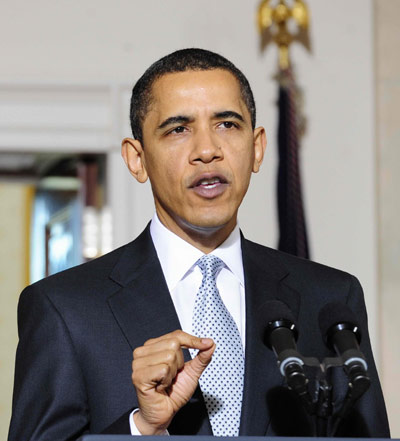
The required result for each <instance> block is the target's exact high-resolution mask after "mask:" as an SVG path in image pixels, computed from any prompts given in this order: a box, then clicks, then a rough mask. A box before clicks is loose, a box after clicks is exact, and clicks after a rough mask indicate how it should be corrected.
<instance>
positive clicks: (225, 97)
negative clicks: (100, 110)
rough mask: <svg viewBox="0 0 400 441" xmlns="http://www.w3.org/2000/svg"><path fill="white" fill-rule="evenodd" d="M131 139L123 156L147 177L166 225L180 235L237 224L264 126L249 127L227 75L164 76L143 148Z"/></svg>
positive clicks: (156, 91)
mask: <svg viewBox="0 0 400 441" xmlns="http://www.w3.org/2000/svg"><path fill="white" fill-rule="evenodd" d="M129 141H130V144H129V145H126V143H127V141H125V144H123V155H124V159H125V161H126V162H127V164H128V167H129V168H130V170H131V172H132V174H133V175H134V176H135V177H136V178H137V179H138V180H139V181H140V182H144V181H145V180H146V179H147V176H148V177H149V178H150V182H151V186H152V190H153V195H154V200H155V205H156V210H157V214H158V216H159V218H160V220H161V221H162V223H163V224H164V225H165V226H167V228H169V229H170V230H171V231H173V232H175V233H176V234H178V235H179V236H181V237H184V235H186V234H187V232H188V231H189V232H190V230H192V231H195V232H196V231H197V232H198V233H201V232H204V233H205V234H206V233H207V231H209V232H212V231H215V230H218V229H220V228H226V229H227V230H230V231H231V230H232V229H233V228H234V226H235V225H236V218H237V212H238V208H239V205H240V203H241V202H242V199H243V197H244V195H245V193H246V191H247V188H248V185H249V181H250V175H251V173H252V172H257V171H258V169H259V166H260V164H261V162H262V158H263V153H264V149H265V135H264V130H263V129H262V128H259V129H256V130H255V131H254V132H253V130H252V127H251V119H250V114H249V111H248V109H247V107H246V105H245V103H244V102H243V100H242V97H241V94H240V88H239V83H238V81H237V80H236V78H235V77H234V76H233V75H232V74H231V73H230V72H228V71H225V70H222V69H215V70H207V71H186V72H179V73H172V74H167V75H164V76H162V77H161V78H160V79H158V80H157V81H156V82H155V83H154V85H153V88H152V102H151V104H150V106H149V110H148V114H147V116H146V118H145V120H144V123H143V146H141V145H140V143H139V141H137V140H135V141H134V140H129ZM124 146H125V147H124ZM125 148H126V151H125V153H124V149H125ZM129 152H131V153H129ZM130 154H131V158H129V155H130ZM138 167H139V170H138Z"/></svg>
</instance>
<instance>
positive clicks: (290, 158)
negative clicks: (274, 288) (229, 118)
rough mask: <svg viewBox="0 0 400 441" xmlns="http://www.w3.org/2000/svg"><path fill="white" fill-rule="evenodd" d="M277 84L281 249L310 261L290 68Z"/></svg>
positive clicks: (283, 71)
mask: <svg viewBox="0 0 400 441" xmlns="http://www.w3.org/2000/svg"><path fill="white" fill-rule="evenodd" d="M278 81H279V102H278V106H279V123H278V150H279V167H278V219H279V244H278V249H279V250H281V251H284V252H286V253H290V254H294V255H295V256H299V257H304V258H307V259H308V258H309V257H310V256H309V248H308V241H307V231H306V224H305V219H304V208H303V199H302V192H301V179H300V167H299V137H300V128H301V124H300V123H299V122H300V121H301V120H300V116H299V112H298V111H297V110H298V109H297V107H298V96H299V91H298V88H297V86H296V84H295V81H294V78H293V74H292V70H291V69H290V68H288V69H281V70H280V73H279V75H278Z"/></svg>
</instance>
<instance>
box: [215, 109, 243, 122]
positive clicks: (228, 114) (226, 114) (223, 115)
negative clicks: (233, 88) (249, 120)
mask: <svg viewBox="0 0 400 441" xmlns="http://www.w3.org/2000/svg"><path fill="white" fill-rule="evenodd" d="M214 118H218V119H220V118H234V119H238V120H239V121H242V122H244V118H243V116H242V115H240V113H237V112H235V111H234V110H224V111H222V112H216V113H214Z"/></svg>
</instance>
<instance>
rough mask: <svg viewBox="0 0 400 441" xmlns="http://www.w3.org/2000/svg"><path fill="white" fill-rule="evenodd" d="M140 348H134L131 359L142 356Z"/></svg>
mask: <svg viewBox="0 0 400 441" xmlns="http://www.w3.org/2000/svg"><path fill="white" fill-rule="evenodd" d="M142 352H143V351H142V347H141V346H139V347H138V348H136V349H135V350H134V351H133V359H135V358H139V357H140V355H141V354H142Z"/></svg>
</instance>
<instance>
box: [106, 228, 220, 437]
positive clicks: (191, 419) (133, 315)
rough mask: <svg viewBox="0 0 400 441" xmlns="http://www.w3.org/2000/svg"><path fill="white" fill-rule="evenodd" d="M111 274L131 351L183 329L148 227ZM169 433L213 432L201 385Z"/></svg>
mask: <svg viewBox="0 0 400 441" xmlns="http://www.w3.org/2000/svg"><path fill="white" fill-rule="evenodd" d="M110 277H111V278H112V279H113V280H114V281H115V282H117V283H119V284H120V285H121V289H120V290H119V291H117V292H116V293H115V294H113V295H112V296H111V297H110V298H109V299H108V304H109V306H110V308H111V311H112V313H113V315H114V317H115V319H116V321H117V323H118V325H119V327H120V328H121V331H122V333H123V334H124V336H125V338H126V339H127V341H128V343H129V345H130V347H131V349H132V350H133V349H134V348H136V347H138V346H141V345H143V343H144V342H145V341H146V340H148V339H149V338H154V337H159V336H161V335H164V334H167V333H169V332H172V331H175V330H176V329H181V326H180V323H179V319H178V316H177V314H176V311H175V307H174V304H173V302H172V299H171V296H170V294H169V291H168V287H167V284H166V281H165V278H164V275H163V273H162V269H161V265H160V262H159V260H158V257H157V253H156V251H155V248H154V245H153V242H152V240H151V236H150V229H149V227H147V228H146V230H145V231H144V232H143V233H142V234H141V235H140V236H139V237H138V238H137V239H136V240H135V241H134V242H132V243H131V244H129V245H128V246H127V247H126V249H125V252H124V253H123V254H122V256H121V258H120V260H119V262H118V263H117V265H116V266H115V267H114V269H113V271H112V273H111V275H110ZM183 352H184V358H185V361H188V360H190V359H191V357H190V354H189V351H188V350H187V349H184V351H183ZM169 432H170V434H171V435H174V434H203V435H211V434H212V431H211V426H210V423H209V420H208V415H207V410H206V407H205V404H204V400H203V397H202V394H201V392H200V389H199V388H197V390H196V392H195V394H194V395H193V397H192V399H191V400H190V401H189V403H187V405H186V406H184V408H183V409H181V411H179V412H178V414H177V415H176V416H175V417H174V419H173V421H172V423H171V426H170V427H169Z"/></svg>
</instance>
